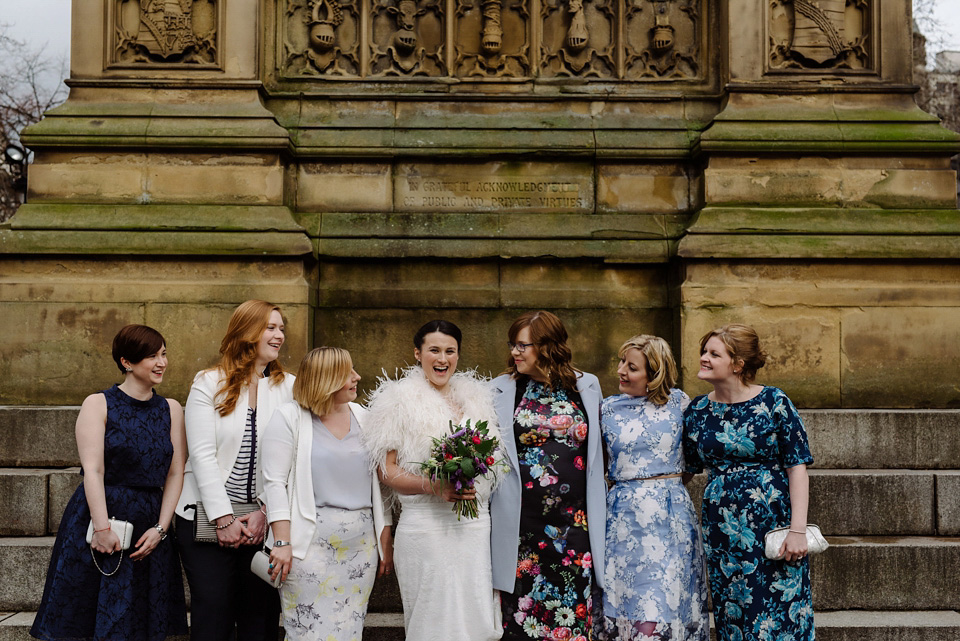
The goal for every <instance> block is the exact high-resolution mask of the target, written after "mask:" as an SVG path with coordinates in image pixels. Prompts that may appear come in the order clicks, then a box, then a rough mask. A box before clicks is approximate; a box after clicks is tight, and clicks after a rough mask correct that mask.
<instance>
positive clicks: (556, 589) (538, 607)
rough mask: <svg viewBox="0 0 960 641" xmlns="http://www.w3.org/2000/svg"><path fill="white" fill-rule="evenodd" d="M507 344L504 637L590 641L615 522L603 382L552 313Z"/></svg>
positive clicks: (497, 508)
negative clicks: (606, 537) (575, 353)
mask: <svg viewBox="0 0 960 641" xmlns="http://www.w3.org/2000/svg"><path fill="white" fill-rule="evenodd" d="M508 339H509V345H510V360H509V369H508V373H506V374H504V375H502V376H500V377H499V378H497V379H495V380H494V381H493V382H492V384H493V386H494V390H495V400H494V404H495V409H496V412H497V420H498V423H499V426H500V430H501V432H500V435H501V439H502V441H503V443H504V449H505V450H506V454H507V458H508V461H509V464H510V471H509V473H508V474H507V476H506V478H504V479H503V481H502V482H501V483H500V485H499V486H498V488H497V490H496V491H495V492H494V494H493V496H492V497H491V500H490V515H491V525H492V534H491V552H492V556H493V559H492V561H493V587H494V588H496V589H498V590H500V602H501V609H502V614H503V628H504V632H503V638H504V639H510V640H518V639H523V640H524V641H527V640H529V639H549V640H551V641H554V640H561V641H587V639H590V638H593V636H592V635H593V626H594V625H595V624H596V623H597V622H598V621H597V617H595V615H594V608H596V609H597V610H599V606H600V593H599V588H600V587H602V583H601V581H602V568H603V525H604V522H605V520H606V519H605V513H604V512H605V510H604V495H605V493H606V485H605V483H604V480H603V452H602V449H601V442H600V441H601V437H600V425H599V413H600V412H599V410H600V399H601V394H600V385H599V383H598V382H597V378H596V377H595V376H593V375H592V374H586V373H583V372H578V371H577V370H575V369H574V368H573V367H572V365H571V364H570V360H571V353H570V348H569V347H567V344H566V342H567V331H566V329H565V328H564V326H563V323H562V322H561V321H560V319H559V318H557V317H556V316H554V315H553V314H551V313H550V312H546V311H540V312H528V313H526V314H524V315H522V316H521V317H520V318H518V319H517V320H516V321H515V322H514V323H513V325H512V326H511V328H510V331H509V333H508ZM594 524H595V527H594ZM588 526H590V527H589V528H588Z"/></svg>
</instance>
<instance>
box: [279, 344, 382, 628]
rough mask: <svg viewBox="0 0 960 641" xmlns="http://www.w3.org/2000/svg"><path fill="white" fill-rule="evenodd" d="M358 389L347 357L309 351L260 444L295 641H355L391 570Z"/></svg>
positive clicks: (341, 352)
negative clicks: (376, 586)
mask: <svg viewBox="0 0 960 641" xmlns="http://www.w3.org/2000/svg"><path fill="white" fill-rule="evenodd" d="M359 380H360V375H359V374H357V372H356V371H354V369H353V361H352V360H351V358H350V353H349V352H348V351H347V350H345V349H341V348H339V347H318V348H316V349H314V350H312V351H310V352H309V353H308V354H307V355H306V356H304V357H303V360H302V361H301V362H300V368H299V369H298V370H297V381H296V383H294V384H293V399H294V400H293V401H291V402H289V403H286V404H284V405H282V406H281V407H280V408H279V409H277V411H276V412H274V414H273V418H272V419H271V420H270V423H269V425H268V426H267V430H266V433H265V434H264V437H263V481H264V487H265V489H266V494H267V505H268V506H269V509H268V511H267V514H268V517H267V518H268V519H269V521H270V528H271V531H272V542H271V547H272V551H271V552H270V568H271V574H272V576H273V577H274V578H277V577H279V578H280V579H281V580H282V581H283V585H282V587H281V589H280V597H281V607H282V610H283V627H284V630H286V633H287V639H289V640H291V641H292V640H300V639H302V640H308V639H315V640H317V641H360V639H361V637H362V636H363V621H364V617H365V616H366V613H367V603H368V601H369V598H370V592H371V590H372V589H373V582H374V579H375V578H376V576H377V575H378V574H380V575H382V574H385V573H387V572H389V571H390V568H391V566H392V564H393V539H392V537H391V534H390V529H391V527H390V526H391V523H392V521H391V518H390V512H389V510H388V509H385V506H384V504H383V500H382V498H381V491H380V482H379V481H378V480H377V477H376V475H375V474H373V473H372V472H371V470H370V463H369V460H368V456H367V453H366V451H365V450H364V448H363V446H362V445H361V443H360V433H361V429H362V426H363V420H364V417H365V416H366V410H364V409H363V408H362V407H361V406H359V405H357V404H356V403H354V402H353V401H354V400H355V399H356V398H357V382H358V381H359ZM378 552H379V557H380V561H379V571H378V564H377V554H378Z"/></svg>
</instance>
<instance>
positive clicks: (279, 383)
mask: <svg viewBox="0 0 960 641" xmlns="http://www.w3.org/2000/svg"><path fill="white" fill-rule="evenodd" d="M283 329H284V328H283V316H282V315H281V313H280V308H279V307H277V306H276V305H273V304H272V303H267V302H264V301H262V300H248V301H246V302H245V303H243V304H241V305H240V306H239V307H237V309H236V310H235V311H234V312H233V315H232V316H231V317H230V322H229V324H228V325H227V333H226V336H224V337H223V341H221V343H220V362H219V363H218V364H217V366H216V367H213V368H211V369H208V370H204V371H201V372H200V373H198V374H197V376H196V378H194V381H193V386H192V387H191V388H190V395H189V396H188V397H187V406H186V411H185V422H186V433H187V451H188V454H189V460H188V461H187V465H186V469H185V473H184V478H183V490H182V492H181V493H180V500H179V501H178V503H177V528H176V532H177V547H178V548H179V549H180V557H181V559H182V561H183V567H184V570H185V572H186V575H187V582H188V583H189V584H190V596H191V601H192V606H191V611H192V617H191V624H190V637H191V639H194V640H195V641H226V640H227V639H231V638H233V637H234V630H236V640H237V641H262V640H265V639H271V640H275V639H276V638H277V622H278V621H279V618H280V599H279V597H278V595H277V591H276V590H274V589H272V588H271V587H270V586H269V585H267V584H266V583H265V582H263V581H261V580H260V579H258V578H257V577H256V576H254V575H253V573H252V572H250V560H251V559H252V558H253V555H254V554H255V553H256V552H257V550H258V549H259V546H260V545H261V544H262V543H263V537H264V534H265V533H266V510H265V509H264V507H263V505H262V502H263V496H262V493H263V489H262V484H263V481H262V475H261V474H260V471H259V465H258V459H259V458H260V453H259V450H260V442H261V436H260V435H261V433H262V432H263V429H262V428H263V427H264V426H265V425H266V423H267V421H268V420H269V419H270V417H271V416H272V415H273V411H274V410H275V409H276V408H277V407H279V406H280V405H282V404H283V403H285V402H287V401H289V400H290V399H291V398H292V387H293V379H294V377H293V376H292V375H290V374H287V373H285V372H284V371H283V368H282V367H280V364H279V362H277V356H278V355H279V353H280V347H281V346H282V345H283V341H284V334H283ZM201 509H202V510H203V513H205V515H206V516H205V518H206V520H207V521H208V522H209V523H210V524H213V525H215V527H216V541H215V542H209V543H207V542H201V541H196V540H195V539H194V534H195V528H196V525H198V523H196V520H197V516H196V515H197V513H198V512H199V511H200V510H201ZM199 525H203V524H202V523H200V524H199Z"/></svg>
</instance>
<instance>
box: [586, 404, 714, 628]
mask: <svg viewBox="0 0 960 641" xmlns="http://www.w3.org/2000/svg"><path fill="white" fill-rule="evenodd" d="M689 402H690V399H689V398H688V397H687V395H686V394H684V393H683V392H682V391H680V390H678V389H673V390H670V396H669V397H668V399H667V402H666V403H664V404H663V405H657V404H656V403H654V402H652V401H651V400H650V399H649V398H647V397H646V396H630V395H628V394H619V395H616V396H610V397H608V398H606V399H604V401H603V405H602V406H601V424H602V425H603V440H604V443H605V445H606V448H607V453H608V455H609V463H608V465H607V476H608V477H609V479H610V480H611V481H613V483H614V485H613V487H612V488H610V491H609V492H608V493H607V536H606V541H607V546H606V548H607V554H606V568H604V584H605V586H606V590H605V591H604V593H603V610H604V615H605V617H606V626H607V628H608V635H609V637H610V638H615V639H618V640H619V641H640V640H643V639H651V638H659V639H670V640H671V641H707V640H708V639H709V637H710V623H709V620H708V619H707V585H706V568H705V566H704V560H703V544H702V543H701V540H700V528H699V526H698V525H697V515H696V511H695V509H694V507H693V501H691V500H690V495H689V494H688V493H687V490H686V488H685V487H684V486H683V482H682V480H681V478H680V477H679V474H680V473H681V472H683V467H684V465H683V453H682V446H681V439H682V436H683V411H684V409H686V407H687V404H688V403H689ZM654 477H660V478H654ZM664 477H667V478H664ZM645 621H652V622H655V623H656V624H657V627H656V630H655V635H656V636H655V637H650V636H647V635H645V634H644V633H643V632H642V631H641V628H640V626H641V624H643V623H644V622H645Z"/></svg>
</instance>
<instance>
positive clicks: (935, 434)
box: [800, 409, 960, 470]
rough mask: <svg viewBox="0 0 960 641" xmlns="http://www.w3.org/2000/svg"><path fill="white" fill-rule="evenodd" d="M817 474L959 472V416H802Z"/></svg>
mask: <svg viewBox="0 0 960 641" xmlns="http://www.w3.org/2000/svg"><path fill="white" fill-rule="evenodd" d="M800 416H801V417H802V418H803V421H804V424H805V425H806V427H807V432H808V434H809V436H810V443H811V449H812V451H813V458H814V461H815V466H816V467H818V468H872V469H891V468H907V469H916V470H923V469H931V470H933V469H953V470H956V469H960V410H947V409H941V410H869V409H850V410H847V409H823V410H810V409H805V410H800Z"/></svg>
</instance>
